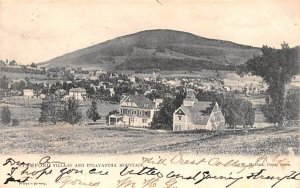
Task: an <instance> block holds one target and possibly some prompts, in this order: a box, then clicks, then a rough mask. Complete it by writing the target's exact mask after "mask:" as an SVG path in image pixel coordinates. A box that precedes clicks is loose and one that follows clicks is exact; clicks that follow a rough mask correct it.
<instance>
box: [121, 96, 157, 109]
mask: <svg viewBox="0 0 300 188" xmlns="http://www.w3.org/2000/svg"><path fill="white" fill-rule="evenodd" d="M123 102H134V103H135V104H136V105H137V107H138V108H144V109H154V108H155V103H154V102H153V101H151V100H150V99H148V98H146V97H145V96H144V95H129V96H128V97H126V98H125V99H124V100H123Z"/></svg>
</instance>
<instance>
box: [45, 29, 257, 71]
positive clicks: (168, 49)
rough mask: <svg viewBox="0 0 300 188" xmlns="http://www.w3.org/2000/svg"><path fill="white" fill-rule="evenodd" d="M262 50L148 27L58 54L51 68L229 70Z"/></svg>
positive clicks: (49, 65)
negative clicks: (148, 28) (147, 28)
mask: <svg viewBox="0 0 300 188" xmlns="http://www.w3.org/2000/svg"><path fill="white" fill-rule="evenodd" d="M259 53H260V49H258V48H255V47H252V46H247V45H241V44H236V43H233V42H229V41H224V40H215V39H208V38H204V37H200V36H197V35H194V34H191V33H187V32H181V31H174V30H146V31H141V32H138V33H134V34H130V35H126V36H122V37H117V38H115V39H112V40H108V41H106V42H103V43H100V44H97V45H94V46H90V47H87V48H84V49H80V50H77V51H74V52H71V53H67V54H65V55H62V56H59V57H56V58H54V59H52V60H50V61H48V62H45V63H43V64H44V65H46V66H48V67H54V66H72V67H82V68H86V69H92V68H102V69H104V70H115V69H124V70H129V69H131V70H132V69H134V70H137V69H161V70H182V69H186V70H187V69H193V70H194V69H201V68H207V69H215V68H216V69H228V68H233V67H235V66H237V65H240V64H242V63H244V62H245V61H247V60H248V59H249V58H251V57H252V56H253V55H257V54H259Z"/></svg>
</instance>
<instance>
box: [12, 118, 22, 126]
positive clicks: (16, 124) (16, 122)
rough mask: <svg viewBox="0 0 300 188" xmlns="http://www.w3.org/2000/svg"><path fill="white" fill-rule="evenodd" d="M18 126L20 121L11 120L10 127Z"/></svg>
mask: <svg viewBox="0 0 300 188" xmlns="http://www.w3.org/2000/svg"><path fill="white" fill-rule="evenodd" d="M18 125H20V121H19V120H17V119H13V120H12V126H18Z"/></svg>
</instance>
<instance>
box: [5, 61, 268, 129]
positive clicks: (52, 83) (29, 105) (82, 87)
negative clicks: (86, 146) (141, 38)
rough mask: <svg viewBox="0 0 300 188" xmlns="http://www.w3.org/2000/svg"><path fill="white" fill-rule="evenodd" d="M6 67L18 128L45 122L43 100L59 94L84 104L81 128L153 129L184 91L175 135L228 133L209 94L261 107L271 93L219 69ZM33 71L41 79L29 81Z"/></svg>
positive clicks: (7, 87)
mask: <svg viewBox="0 0 300 188" xmlns="http://www.w3.org/2000/svg"><path fill="white" fill-rule="evenodd" d="M0 68H1V70H2V71H6V72H9V73H11V74H8V75H7V76H6V75H3V76H2V77H1V91H0V92H1V104H0V105H1V106H9V108H10V110H11V114H12V119H13V120H14V121H12V124H13V122H14V123H15V124H21V125H27V126H28V125H37V124H39V123H41V122H39V118H40V114H41V110H40V108H41V104H42V101H43V100H46V98H47V96H49V95H54V96H56V97H58V98H59V100H61V101H67V100H68V99H70V98H74V99H75V100H76V101H78V103H79V108H80V112H81V115H82V118H81V120H80V121H79V122H78V124H84V125H88V124H98V125H107V126H125V127H126V126H127V127H140V128H150V127H151V122H152V120H153V117H154V114H155V113H157V112H158V111H159V110H160V108H161V104H162V102H163V99H164V98H171V99H174V98H175V97H176V95H177V94H178V93H181V92H184V95H185V96H184V97H185V99H184V100H183V101H181V104H180V106H178V108H177V109H176V110H175V111H174V112H171V113H173V120H172V121H173V125H172V130H173V131H183V130H196V129H205V130H224V129H225V128H227V127H228V126H225V119H224V115H223V114H222V112H221V110H220V107H219V105H218V103H214V106H213V108H211V109H210V110H211V111H210V112H208V113H206V114H204V113H203V111H205V110H206V109H207V108H209V107H210V106H211V105H213V102H215V101H214V100H213V98H212V97H206V96H207V95H213V94H214V93H222V94H225V95H235V96H238V97H242V98H245V99H247V100H252V101H253V103H255V104H256V103H257V104H256V105H259V104H260V103H261V102H263V101H264V93H265V90H266V85H265V84H263V82H262V80H261V79H259V78H258V77H254V76H253V77H251V78H250V77H249V78H247V79H242V78H239V77H238V76H237V75H236V74H235V73H234V72H226V71H219V70H202V71H198V72H196V71H194V72H193V71H182V72H177V73H175V74H174V73H171V74H170V73H169V74H168V73H165V72H160V71H159V70H148V71H147V72H144V73H141V72H138V73H136V72H131V73H129V74H127V75H125V74H124V73H120V72H106V71H104V70H101V69H98V70H83V69H82V68H70V67H67V68H64V67H63V68H61V67H55V68H53V67H51V68H45V67H40V66H39V68H38V67H37V65H35V64H31V65H28V66H24V65H22V66H19V65H17V63H16V62H15V61H10V62H9V61H6V62H5V61H1V62H0ZM28 73H30V75H41V77H40V78H36V77H30V76H27V77H25V78H24V75H28ZM10 75H14V76H10ZM16 75H18V76H16ZM228 75H229V76H228ZM22 77H23V78H22ZM244 80H245V81H244ZM199 92H202V93H206V95H204V98H201V97H203V96H201V95H199ZM196 96H197V97H196ZM93 100H94V101H97V111H98V114H99V117H98V118H97V119H96V121H93V120H91V119H89V118H88V117H87V116H86V113H87V110H88V108H89V107H90V106H91V102H92V101H93ZM254 110H255V109H254ZM109 112H112V113H109ZM255 114H256V116H257V117H258V118H256V122H257V125H255V126H258V127H259V126H261V125H260V124H259V123H261V124H264V123H263V122H264V120H263V118H261V120H259V119H260V118H259V117H260V116H262V115H261V112H260V111H259V109H257V110H255ZM48 123H51V122H48ZM52 123H53V122H52ZM55 123H56V122H55ZM262 126H264V125H262ZM169 128H170V127H169Z"/></svg>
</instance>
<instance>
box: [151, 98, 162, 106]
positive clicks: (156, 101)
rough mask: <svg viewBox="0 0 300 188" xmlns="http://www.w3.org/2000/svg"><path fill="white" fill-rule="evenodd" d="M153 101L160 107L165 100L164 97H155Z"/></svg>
mask: <svg viewBox="0 0 300 188" xmlns="http://www.w3.org/2000/svg"><path fill="white" fill-rule="evenodd" d="M153 102H154V103H155V108H157V109H158V108H159V105H160V104H161V103H162V102H163V99H159V98H157V99H154V100H153Z"/></svg>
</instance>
